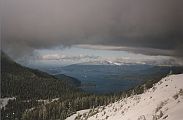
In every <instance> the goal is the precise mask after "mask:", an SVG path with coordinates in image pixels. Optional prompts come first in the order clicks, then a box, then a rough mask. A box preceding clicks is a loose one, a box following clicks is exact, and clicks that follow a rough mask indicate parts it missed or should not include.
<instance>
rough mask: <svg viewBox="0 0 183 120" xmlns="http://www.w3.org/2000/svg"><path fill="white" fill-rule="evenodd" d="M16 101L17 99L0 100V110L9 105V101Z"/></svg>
mask: <svg viewBox="0 0 183 120" xmlns="http://www.w3.org/2000/svg"><path fill="white" fill-rule="evenodd" d="M14 99H16V98H15V97H12V98H0V108H1V109H2V108H3V107H5V106H6V105H7V104H8V101H9V100H14Z"/></svg>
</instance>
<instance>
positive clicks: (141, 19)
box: [0, 0, 183, 59]
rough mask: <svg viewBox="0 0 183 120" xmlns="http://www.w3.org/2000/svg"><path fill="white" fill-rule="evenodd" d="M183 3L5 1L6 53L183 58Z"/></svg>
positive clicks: (144, 0)
mask: <svg viewBox="0 0 183 120" xmlns="http://www.w3.org/2000/svg"><path fill="white" fill-rule="evenodd" d="M182 3H183V2H182V0H1V7H0V9H1V40H2V48H3V49H4V50H5V51H6V52H7V53H9V54H10V55H11V56H13V57H16V58H17V57H21V56H25V55H30V54H32V53H33V51H35V50H43V49H49V50H52V49H54V48H58V47H60V48H61V49H63V48H65V47H72V46H75V45H76V46H80V47H81V48H88V49H105V50H115V51H128V52H132V53H136V54H145V55H160V56H163V55H165V56H172V57H176V58H179V59H182V57H183V54H182V52H183V13H182V11H183V7H182V6H183V4H182Z"/></svg>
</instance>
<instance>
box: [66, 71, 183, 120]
mask: <svg viewBox="0 0 183 120" xmlns="http://www.w3.org/2000/svg"><path fill="white" fill-rule="evenodd" d="M95 109H96V111H98V112H97V113H96V114H94V115H92V116H88V117H89V118H88V119H87V120H183V114H182V111H183V74H179V75H171V76H167V77H165V78H163V79H162V80H160V81H159V82H158V83H156V84H155V85H154V86H153V87H152V88H150V89H149V90H147V91H146V92H145V93H143V94H140V95H133V96H130V97H127V98H123V99H122V100H119V101H117V102H115V103H112V104H109V105H107V106H103V109H101V108H99V107H98V108H95ZM85 114H88V113H85ZM75 117H76V115H75V116H71V117H70V118H72V119H69V120H74V118H75ZM66 120H68V119H66Z"/></svg>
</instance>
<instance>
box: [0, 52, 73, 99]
mask: <svg viewBox="0 0 183 120" xmlns="http://www.w3.org/2000/svg"><path fill="white" fill-rule="evenodd" d="M1 76H2V78H1V89H2V91H1V97H14V96H16V97H20V98H23V99H29V98H40V99H43V98H45V99H46V98H55V97H59V96H61V95H63V94H65V93H66V92H69V91H75V88H73V87H72V86H71V85H70V84H69V83H70V82H71V81H74V80H75V79H74V78H71V77H68V76H64V75H62V77H60V78H59V79H57V78H55V77H54V76H51V75H49V74H47V73H44V72H41V71H39V70H33V69H30V68H26V67H24V66H21V65H19V64H17V63H16V62H14V61H13V60H12V59H11V58H9V57H8V56H7V55H6V54H5V53H3V52H1ZM62 78H63V79H62Z"/></svg>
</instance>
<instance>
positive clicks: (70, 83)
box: [1, 52, 166, 120]
mask: <svg viewBox="0 0 183 120" xmlns="http://www.w3.org/2000/svg"><path fill="white" fill-rule="evenodd" d="M165 75H166V74H157V75H156V76H155V77H154V79H153V78H152V80H149V81H147V82H146V83H144V85H141V86H137V87H136V88H134V89H131V90H129V91H123V92H119V93H115V94H108V95H95V94H89V93H85V92H83V91H82V90H80V89H79V88H77V86H78V85H79V83H80V82H79V81H78V80H76V79H74V78H72V77H69V76H65V75H61V76H56V77H55V76H51V75H49V74H47V73H44V72H41V71H39V70H33V69H30V68H26V67H24V66H21V65H19V64H17V63H16V62H14V61H13V60H12V59H11V58H9V57H8V56H7V55H6V54H4V53H3V52H1V97H2V98H5V97H8V98H9V97H15V98H16V99H13V100H9V102H8V104H7V105H6V106H5V107H3V108H2V109H1V118H2V119H3V120H15V119H18V120H21V119H22V120H55V119H59V120H64V119H65V118H67V117H68V116H70V115H72V114H74V113H75V112H76V111H78V110H82V109H89V108H94V107H97V106H103V105H107V104H109V103H113V102H115V101H117V100H119V99H121V98H123V97H126V96H130V95H131V94H132V93H133V94H140V93H142V92H143V91H144V89H146V88H150V87H152V85H153V84H154V83H155V82H158V80H160V79H157V78H161V77H163V76H165Z"/></svg>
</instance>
